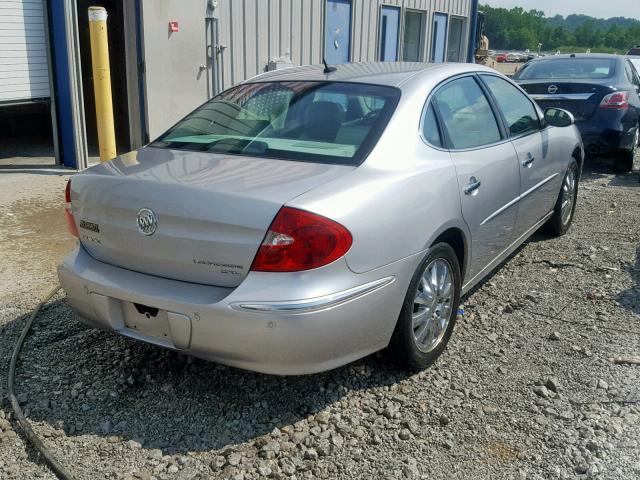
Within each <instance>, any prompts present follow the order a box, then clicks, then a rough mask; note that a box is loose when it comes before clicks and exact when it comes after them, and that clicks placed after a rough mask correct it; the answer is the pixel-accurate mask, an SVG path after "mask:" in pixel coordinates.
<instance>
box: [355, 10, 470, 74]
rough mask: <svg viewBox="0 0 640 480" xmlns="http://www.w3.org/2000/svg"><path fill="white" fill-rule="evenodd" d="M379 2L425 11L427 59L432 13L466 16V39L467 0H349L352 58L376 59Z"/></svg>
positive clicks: (467, 26)
mask: <svg viewBox="0 0 640 480" xmlns="http://www.w3.org/2000/svg"><path fill="white" fill-rule="evenodd" d="M383 5H389V6H396V7H402V8H403V9H412V10H420V11H423V12H426V15H427V23H426V34H425V35H426V45H425V50H426V52H425V53H426V54H427V55H426V58H429V56H428V54H429V52H431V30H432V29H431V26H432V18H433V13H434V12H441V13H446V14H449V15H455V16H459V17H465V18H466V19H467V21H466V23H465V29H466V35H465V37H466V38H467V40H468V37H469V33H468V32H469V25H470V23H471V22H469V21H468V17H469V15H470V10H471V0H353V18H354V22H353V26H352V29H353V32H352V50H351V59H352V61H354V62H361V61H362V62H363V61H370V60H377V58H378V17H379V14H380V7H381V6H383ZM401 23H402V22H401ZM465 47H466V44H465Z"/></svg>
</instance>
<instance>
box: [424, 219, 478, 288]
mask: <svg viewBox="0 0 640 480" xmlns="http://www.w3.org/2000/svg"><path fill="white" fill-rule="evenodd" d="M437 243H446V244H448V245H449V246H451V248H453V251H454V252H455V253H456V257H457V258H458V263H459V264H460V276H461V277H462V281H463V283H464V277H465V273H466V271H467V264H468V259H469V242H468V240H467V236H466V235H465V233H464V231H463V230H462V229H460V228H458V227H449V228H447V229H446V230H444V231H443V232H441V233H439V234H438V236H437V237H436V238H435V239H434V240H433V242H431V247H432V246H434V245H435V244H437Z"/></svg>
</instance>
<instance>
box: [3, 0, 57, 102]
mask: <svg viewBox="0 0 640 480" xmlns="http://www.w3.org/2000/svg"><path fill="white" fill-rule="evenodd" d="M42 1H43V0H0V105H2V104H8V103H19V102H22V101H30V100H35V99H43V98H48V97H49V72H48V69H47V51H46V48H47V46H46V40H45V28H44V10H43V6H42Z"/></svg>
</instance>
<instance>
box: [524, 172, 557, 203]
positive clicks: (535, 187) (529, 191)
mask: <svg viewBox="0 0 640 480" xmlns="http://www.w3.org/2000/svg"><path fill="white" fill-rule="evenodd" d="M557 176H558V172H556V173H554V174H553V175H551V176H549V177H547V178H545V179H544V180H542V181H541V182H539V183H536V184H535V185H534V186H533V187H531V188H530V189H529V190H527V191H526V192H524V193H523V194H522V195H520V200H522V199H523V198H524V197H526V196H528V195H530V194H532V193H533V192H535V191H536V190H537V189H539V188H540V187H542V186H543V185H544V184H545V183H547V182H549V181H550V180H551V179H553V178H555V177H557Z"/></svg>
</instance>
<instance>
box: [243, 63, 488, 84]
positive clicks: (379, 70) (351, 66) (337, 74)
mask: <svg viewBox="0 0 640 480" xmlns="http://www.w3.org/2000/svg"><path fill="white" fill-rule="evenodd" d="M332 67H335V71H332V72H330V73H324V66H323V65H304V66H301V67H291V68H285V69H282V70H275V71H272V72H267V73H263V74H261V75H258V76H256V77H253V78H250V79H248V80H246V81H245V82H244V83H255V82H272V81H278V82H283V81H325V82H326V81H330V82H354V83H368V84H373V85H386V86H392V87H400V86H401V85H403V84H404V83H406V82H408V81H409V80H411V79H412V78H414V77H417V76H420V77H423V76H429V77H433V78H434V79H440V78H443V79H444V78H447V77H449V76H451V75H456V74H459V73H465V72H476V71H485V70H487V71H494V70H490V69H488V68H487V67H484V66H482V65H476V64H469V63H418V62H356V63H343V64H340V65H332Z"/></svg>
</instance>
